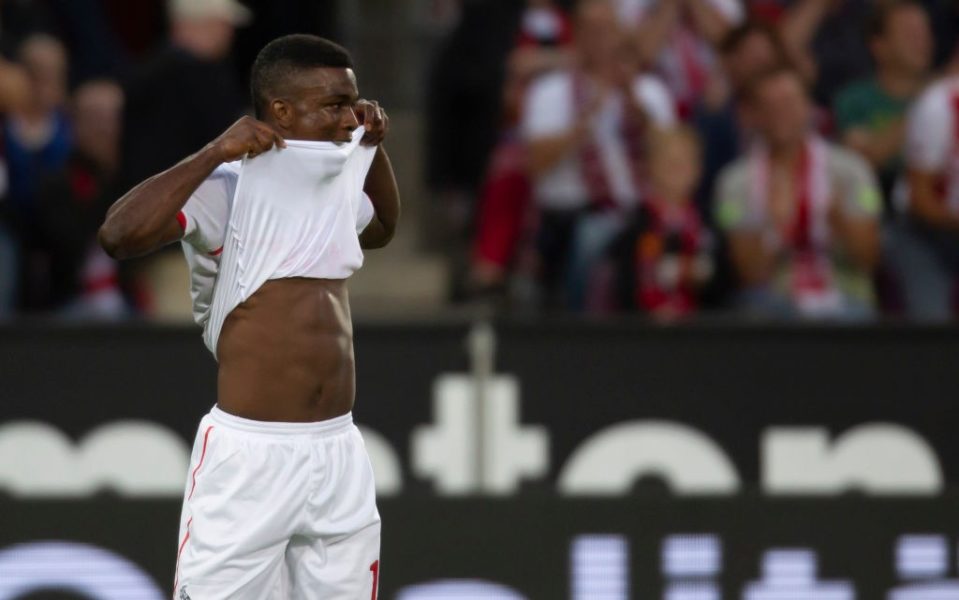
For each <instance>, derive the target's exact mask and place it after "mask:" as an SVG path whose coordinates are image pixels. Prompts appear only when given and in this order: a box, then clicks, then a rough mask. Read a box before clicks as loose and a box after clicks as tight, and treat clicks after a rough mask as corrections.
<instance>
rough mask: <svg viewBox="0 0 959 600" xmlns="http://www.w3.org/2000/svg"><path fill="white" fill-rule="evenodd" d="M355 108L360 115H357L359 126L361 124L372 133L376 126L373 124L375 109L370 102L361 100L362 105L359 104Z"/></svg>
mask: <svg viewBox="0 0 959 600" xmlns="http://www.w3.org/2000/svg"><path fill="white" fill-rule="evenodd" d="M357 107H358V108H359V109H360V110H359V113H360V114H359V115H358V118H359V121H360V124H362V125H363V127H364V128H365V129H366V130H367V131H373V129H374V128H375V127H376V124H375V123H374V121H375V119H376V115H375V114H374V111H375V108H376V107H375V106H374V105H373V103H372V102H368V101H366V100H363V101H362V103H360V104H359V105H358V106H357Z"/></svg>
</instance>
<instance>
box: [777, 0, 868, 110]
mask: <svg viewBox="0 0 959 600" xmlns="http://www.w3.org/2000/svg"><path fill="white" fill-rule="evenodd" d="M787 5H788V6H787V8H786V11H785V14H784V15H783V17H782V20H781V22H780V23H779V30H780V32H781V34H782V38H783V41H784V43H785V47H786V48H787V49H788V51H789V53H790V56H791V57H792V59H793V63H794V64H796V65H798V66H801V67H802V68H803V70H804V71H807V72H808V71H809V70H812V71H813V72H815V77H814V79H813V80H810V81H815V87H814V97H815V99H816V102H817V104H819V105H821V106H832V105H833V100H834V97H835V94H836V93H837V92H838V91H839V89H840V88H841V87H843V86H844V85H846V84H847V83H849V82H850V81H855V80H856V79H860V78H863V77H866V76H867V75H868V74H869V72H870V70H871V59H870V57H869V50H868V46H867V43H866V36H865V28H864V27H863V25H864V24H865V23H867V22H868V20H869V17H870V15H871V14H872V11H873V6H874V0H790V1H788V2H787Z"/></svg>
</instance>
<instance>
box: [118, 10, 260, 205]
mask: <svg viewBox="0 0 959 600" xmlns="http://www.w3.org/2000/svg"><path fill="white" fill-rule="evenodd" d="M167 16H168V18H169V24H170V27H169V37H168V39H167V42H166V43H165V44H164V45H163V46H162V47H161V48H160V49H159V50H158V51H157V52H156V53H155V54H154V55H153V56H151V57H150V58H149V59H148V60H147V61H146V62H145V64H144V65H143V66H142V68H139V69H137V70H136V72H135V74H134V75H133V77H131V78H130V79H129V80H127V81H125V82H124V87H125V90H124V91H125V95H126V106H125V109H124V124H123V132H124V135H123V141H122V152H121V156H122V157H123V163H122V164H121V166H120V179H121V181H120V184H121V185H122V186H123V187H127V188H129V187H132V186H134V185H136V184H137V183H139V182H140V181H142V180H143V179H144V178H146V177H149V176H150V175H153V174H154V173H156V172H158V171H162V170H163V169H166V168H168V167H170V166H171V165H173V164H175V163H176V162H177V161H178V160H180V159H181V158H183V157H184V156H186V155H188V154H190V153H192V152H196V150H197V148H202V147H203V145H204V144H206V143H207V142H209V141H210V140H211V139H213V138H214V137H216V136H217V135H219V134H220V132H222V131H223V130H224V129H226V128H227V127H228V126H229V125H230V124H231V123H233V121H235V120H236V119H237V118H239V117H240V116H241V115H242V114H243V111H244V108H245V104H246V103H245V101H244V98H243V94H242V92H241V88H240V85H239V82H238V81H237V78H236V75H235V70H234V68H233V67H232V66H231V64H230V63H229V62H228V61H227V57H228V56H229V53H230V50H231V48H232V46H233V37H234V34H235V31H236V29H237V28H238V27H241V26H243V25H246V24H248V23H249V22H250V20H251V17H252V15H251V13H250V12H249V10H248V9H247V8H246V7H244V6H243V5H241V4H239V3H238V2H237V1H236V0H170V1H169V2H168V4H167Z"/></svg>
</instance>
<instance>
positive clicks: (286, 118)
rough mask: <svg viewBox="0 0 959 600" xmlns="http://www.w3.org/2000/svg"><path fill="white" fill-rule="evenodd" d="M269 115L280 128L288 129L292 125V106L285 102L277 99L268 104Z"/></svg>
mask: <svg viewBox="0 0 959 600" xmlns="http://www.w3.org/2000/svg"><path fill="white" fill-rule="evenodd" d="M270 113H272V115H273V120H274V121H275V122H276V123H277V124H278V125H280V126H281V127H287V128H288V127H290V126H291V125H292V124H293V106H292V105H291V104H290V103H289V102H287V101H286V100H281V99H279V98H277V99H276V100H274V101H272V102H270Z"/></svg>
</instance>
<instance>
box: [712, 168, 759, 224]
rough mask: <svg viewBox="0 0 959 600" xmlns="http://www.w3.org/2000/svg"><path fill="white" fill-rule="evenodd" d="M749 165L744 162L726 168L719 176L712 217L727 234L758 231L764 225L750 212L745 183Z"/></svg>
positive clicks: (750, 207) (752, 211) (748, 196)
mask: <svg viewBox="0 0 959 600" xmlns="http://www.w3.org/2000/svg"><path fill="white" fill-rule="evenodd" d="M748 170H749V165H748V163H747V162H746V161H745V160H740V161H738V162H735V163H732V164H730V165H728V166H726V167H725V168H724V169H723V170H722V171H721V172H720V174H719V180H718V182H717V184H716V189H715V195H714V198H713V217H714V219H715V221H716V224H717V225H718V226H719V228H720V229H721V230H723V231H725V232H727V233H735V232H747V231H759V230H761V229H763V227H764V226H765V223H764V221H763V219H762V217H761V216H760V215H758V214H756V212H755V211H754V210H752V203H751V202H750V190H749V185H748V181H747V175H748Z"/></svg>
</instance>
